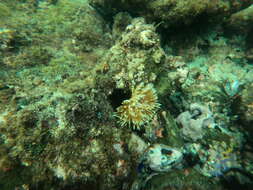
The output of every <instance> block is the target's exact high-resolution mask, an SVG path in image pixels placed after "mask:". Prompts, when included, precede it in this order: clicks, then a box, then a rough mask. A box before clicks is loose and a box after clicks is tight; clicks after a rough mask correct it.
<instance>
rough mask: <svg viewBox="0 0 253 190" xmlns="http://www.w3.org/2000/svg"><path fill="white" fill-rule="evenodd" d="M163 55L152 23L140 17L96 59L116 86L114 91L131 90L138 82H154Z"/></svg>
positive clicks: (162, 60) (162, 61)
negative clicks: (147, 22)
mask: <svg viewBox="0 0 253 190" xmlns="http://www.w3.org/2000/svg"><path fill="white" fill-rule="evenodd" d="M164 58H165V54H164V51H163V50H162V48H161V47H160V39H159V35H158V34H157V33H156V31H155V27H154V26H153V25H152V24H146V23H145V20H144V19H143V18H135V19H133V20H132V22H131V24H130V25H128V26H127V27H126V29H125V31H124V32H123V33H122V35H121V36H120V37H119V40H117V41H116V43H115V45H114V46H112V47H111V48H110V50H109V51H108V52H107V53H106V55H105V56H104V57H103V58H102V59H101V60H100V64H99V65H98V67H102V69H101V68H100V70H102V72H103V70H104V66H105V65H106V68H108V69H107V71H106V72H107V74H108V76H109V78H112V79H113V81H114V82H115V83H116V88H120V89H131V88H132V87H134V86H136V85H137V84H139V83H145V84H148V83H152V82H154V81H155V79H156V76H157V74H159V73H160V72H161V71H160V68H159V67H158V65H160V66H161V65H162V64H163V63H164Z"/></svg>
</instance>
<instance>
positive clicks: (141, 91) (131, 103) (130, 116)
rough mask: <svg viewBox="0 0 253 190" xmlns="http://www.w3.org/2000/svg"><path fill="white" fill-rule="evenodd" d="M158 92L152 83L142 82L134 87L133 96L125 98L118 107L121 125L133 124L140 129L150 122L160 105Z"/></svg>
mask: <svg viewBox="0 0 253 190" xmlns="http://www.w3.org/2000/svg"><path fill="white" fill-rule="evenodd" d="M157 101H158V98H157V94H156V91H155V89H154V87H153V85H152V84H148V85H144V84H143V83H141V84H140V85H138V86H136V88H133V89H132V95H131V98H130V99H128V100H124V101H123V102H122V105H121V106H119V107H118V108H117V117H118V118H119V122H120V125H121V126H126V125H128V126H132V127H133V128H137V129H139V127H140V126H142V125H144V124H146V123H148V122H149V121H150V120H151V119H152V118H153V116H154V115H155V113H156V110H157V109H158V108H159V107H160V104H159V103H158V102H157Z"/></svg>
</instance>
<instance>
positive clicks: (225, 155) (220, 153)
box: [195, 143, 241, 177]
mask: <svg viewBox="0 0 253 190" xmlns="http://www.w3.org/2000/svg"><path fill="white" fill-rule="evenodd" d="M195 168H196V169H197V170H198V171H200V172H201V173H202V174H203V175H205V176H207V177H220V176H223V175H224V174H225V173H226V172H228V171H230V170H231V169H235V168H241V166H240V163H239V162H238V156H237V155H236V153H235V152H234V151H233V149H232V148H230V147H227V145H226V144H225V143H215V144H214V145H212V146H211V147H210V148H209V150H208V156H207V159H206V161H205V162H204V163H203V165H202V166H201V167H200V166H196V167H195Z"/></svg>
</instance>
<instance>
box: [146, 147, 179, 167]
mask: <svg viewBox="0 0 253 190" xmlns="http://www.w3.org/2000/svg"><path fill="white" fill-rule="evenodd" d="M182 159H183V154H182V153H181V151H180V150H178V149H176V148H171V147H169V146H166V145H163V144H155V145H153V146H151V147H149V148H148V149H147V150H146V152H145V153H144V155H143V156H142V158H141V160H142V162H141V163H142V164H144V165H146V166H148V167H149V168H150V169H151V170H152V171H154V172H167V171H169V170H171V169H172V168H175V167H179V165H180V163H181V162H182Z"/></svg>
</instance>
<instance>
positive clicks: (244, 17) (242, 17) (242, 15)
mask: <svg viewBox="0 0 253 190" xmlns="http://www.w3.org/2000/svg"><path fill="white" fill-rule="evenodd" d="M252 23H253V5H251V6H249V7H247V8H245V9H243V10H241V11H238V12H236V13H234V14H232V15H231V16H230V18H229V20H228V26H229V27H231V28H233V29H235V30H237V31H240V32H245V33H246V32H249V31H250V30H251V29H252V27H253V24H252Z"/></svg>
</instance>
